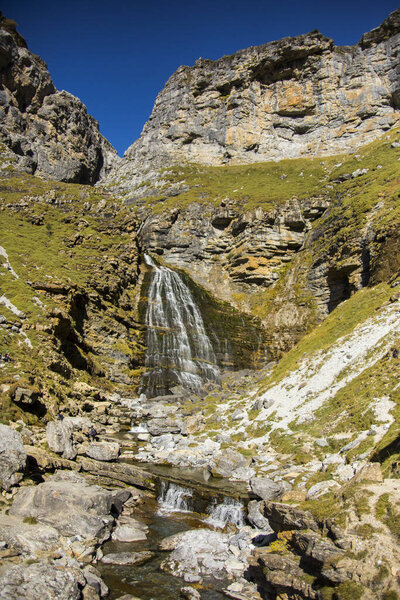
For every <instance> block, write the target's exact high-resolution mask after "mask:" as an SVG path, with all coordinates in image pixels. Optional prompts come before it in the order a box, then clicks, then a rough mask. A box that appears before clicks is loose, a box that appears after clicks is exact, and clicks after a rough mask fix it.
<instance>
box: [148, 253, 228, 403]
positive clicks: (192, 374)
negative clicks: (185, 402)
mask: <svg viewBox="0 0 400 600" xmlns="http://www.w3.org/2000/svg"><path fill="white" fill-rule="evenodd" d="M145 261H146V264H147V265H148V266H150V267H152V269H153V272H152V276H151V281H150V286H149V291H148V296H149V300H148V306H147V311H146V325H147V336H146V345H147V351H146V360H145V366H146V367H147V371H146V373H145V375H144V376H143V379H142V382H141V388H140V392H141V393H145V394H146V396H147V397H150V398H151V397H155V396H161V395H165V394H169V393H171V388H172V387H174V386H175V385H177V384H180V385H182V386H183V387H185V388H187V389H189V390H191V391H194V392H196V391H198V390H199V389H200V388H201V387H202V385H203V384H204V383H205V382H206V381H218V380H219V376H220V372H219V368H218V365H217V359H216V356H215V353H214V350H213V347H212V344H211V341H210V339H209V337H208V335H207V333H206V329H205V326H204V321H203V318H202V316H201V314H200V311H199V309H198V307H197V305H196V302H195V300H194V298H193V296H192V294H191V292H190V290H189V288H188V287H187V285H186V284H185V283H184V281H183V279H182V278H181V276H180V275H179V274H178V273H177V272H175V271H172V269H169V268H167V267H162V266H158V265H156V263H155V262H154V261H153V260H152V259H151V258H150V257H149V256H147V255H145Z"/></svg>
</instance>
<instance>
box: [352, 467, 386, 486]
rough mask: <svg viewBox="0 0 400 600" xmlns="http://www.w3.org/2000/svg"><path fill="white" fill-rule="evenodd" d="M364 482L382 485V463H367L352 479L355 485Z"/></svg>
mask: <svg viewBox="0 0 400 600" xmlns="http://www.w3.org/2000/svg"><path fill="white" fill-rule="evenodd" d="M362 481H374V482H377V483H382V481H383V475H382V471H381V465H380V463H377V462H373V463H367V464H366V465H364V466H363V468H362V469H360V470H359V471H358V473H356V475H355V476H354V477H353V479H352V482H355V483H360V482H362Z"/></svg>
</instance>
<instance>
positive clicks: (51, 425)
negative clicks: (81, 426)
mask: <svg viewBox="0 0 400 600" xmlns="http://www.w3.org/2000/svg"><path fill="white" fill-rule="evenodd" d="M73 430H74V425H73V422H72V421H71V420H70V419H63V420H62V421H49V422H48V423H47V427H46V439H47V443H48V445H49V447H50V448H51V450H53V452H56V453H57V454H61V456H62V457H63V458H67V459H68V460H73V459H74V458H75V457H76V455H77V450H76V448H75V446H74V443H73Z"/></svg>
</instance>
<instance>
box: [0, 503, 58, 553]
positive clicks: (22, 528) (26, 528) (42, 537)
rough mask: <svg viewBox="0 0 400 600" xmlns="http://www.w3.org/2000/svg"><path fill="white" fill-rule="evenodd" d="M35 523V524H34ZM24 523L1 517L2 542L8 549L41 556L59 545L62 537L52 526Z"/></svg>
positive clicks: (9, 517)
mask: <svg viewBox="0 0 400 600" xmlns="http://www.w3.org/2000/svg"><path fill="white" fill-rule="evenodd" d="M32 521H33V522H32ZM34 521H35V519H32V520H31V522H27V521H24V520H23V519H20V518H18V517H13V516H11V515H3V514H1V515H0V540H2V541H3V542H5V543H6V544H7V547H8V548H12V549H14V550H18V551H20V552H21V553H23V554H24V555H28V556H33V557H36V556H40V553H43V552H49V551H51V550H53V549H55V548H56V547H57V546H58V545H59V538H60V535H59V533H58V531H57V530H56V529H55V528H54V527H51V526H50V525H45V524H44V523H35V522H34Z"/></svg>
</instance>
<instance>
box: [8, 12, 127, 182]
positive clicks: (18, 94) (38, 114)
mask: <svg viewBox="0 0 400 600" xmlns="http://www.w3.org/2000/svg"><path fill="white" fill-rule="evenodd" d="M0 141H2V142H3V143H4V144H5V145H6V146H8V147H9V148H10V149H11V150H12V151H13V152H14V154H15V155H16V156H17V157H18V158H19V165H20V167H21V168H22V169H23V170H25V171H27V172H29V173H35V174H36V175H39V176H43V177H48V178H50V179H55V180H58V181H70V182H76V183H95V182H96V181H97V180H98V179H99V177H100V176H101V175H104V174H105V173H107V171H108V170H109V169H110V167H111V165H112V164H113V162H115V161H116V160H117V159H118V157H117V153H116V151H115V150H114V148H113V147H112V146H111V144H110V143H109V142H108V141H107V140H106V139H105V138H104V137H103V136H102V135H101V134H100V132H99V128H98V123H97V122H96V121H95V119H93V117H91V116H90V115H88V113H87V111H86V107H85V105H84V104H83V103H82V102H81V101H80V100H79V99H78V98H76V97H75V96H73V95H72V94H69V93H68V92H65V91H61V92H60V91H58V90H56V89H55V87H54V84H53V82H52V80H51V77H50V74H49V72H48V70H47V67H46V65H45V63H44V62H43V60H42V59H41V58H40V57H38V56H36V55H35V54H32V53H31V52H30V51H29V50H28V48H27V46H26V42H25V40H24V39H23V38H22V37H21V36H20V35H19V34H18V33H17V31H16V30H15V24H14V23H13V22H12V21H10V20H7V19H6V18H5V17H4V16H2V15H1V13H0Z"/></svg>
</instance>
